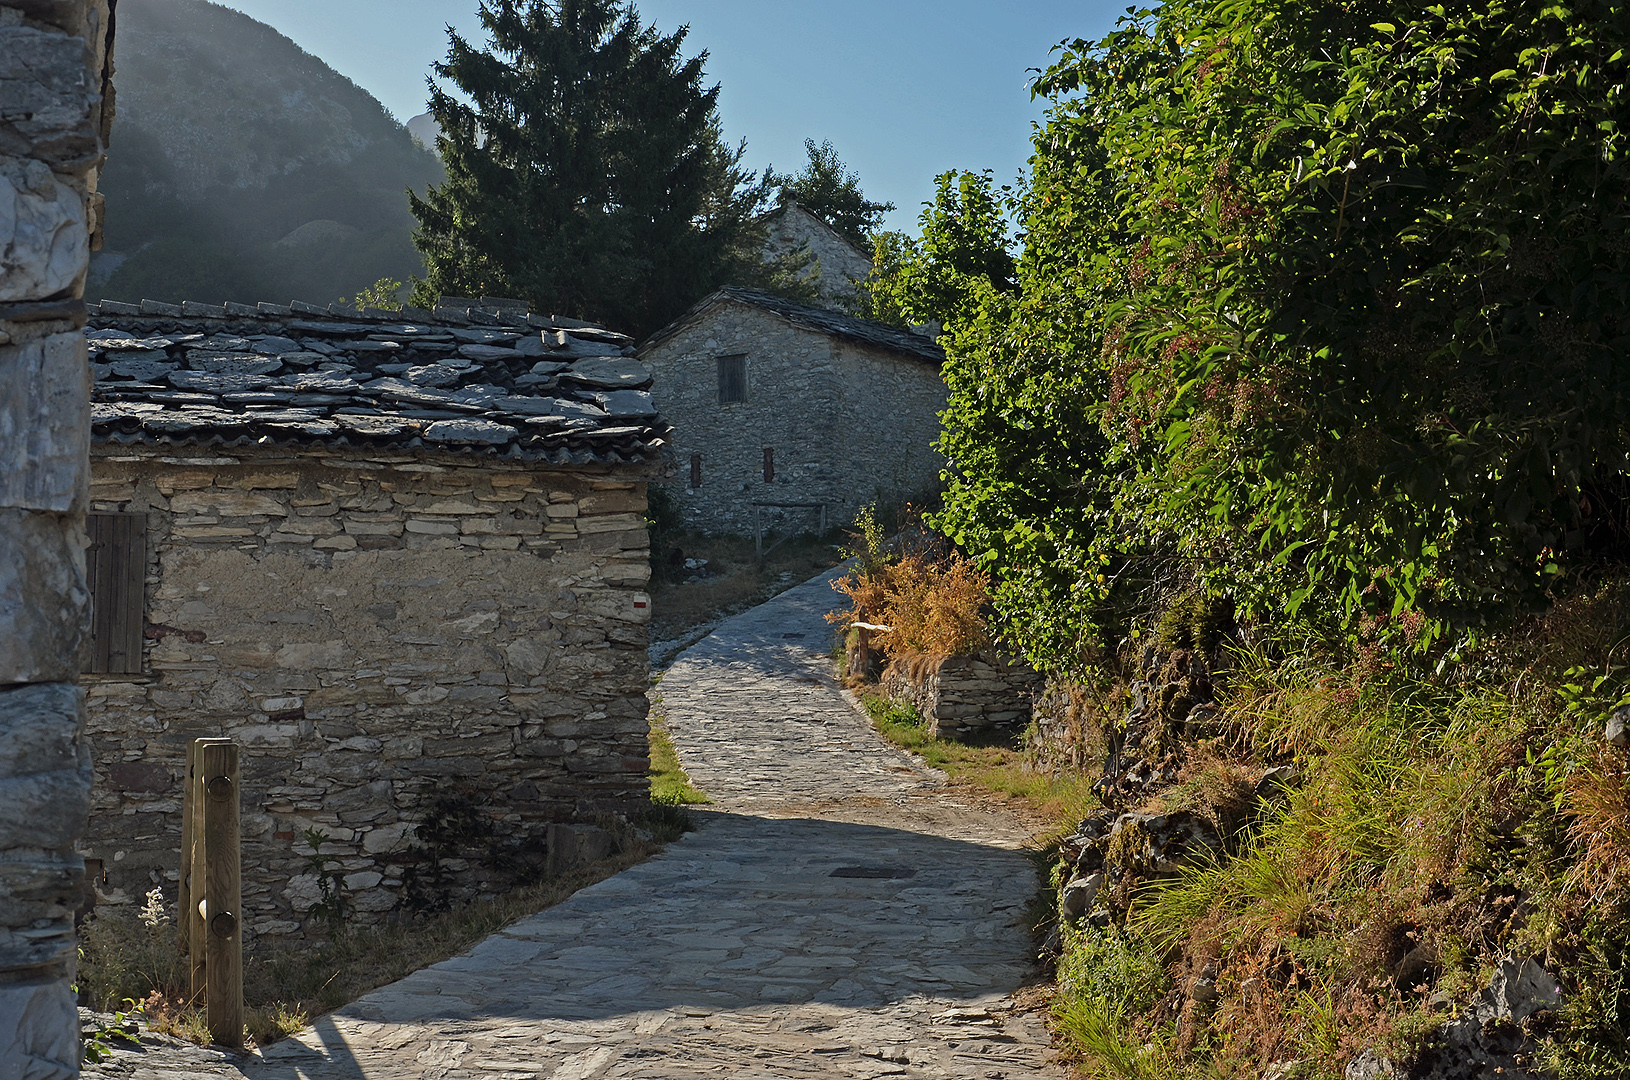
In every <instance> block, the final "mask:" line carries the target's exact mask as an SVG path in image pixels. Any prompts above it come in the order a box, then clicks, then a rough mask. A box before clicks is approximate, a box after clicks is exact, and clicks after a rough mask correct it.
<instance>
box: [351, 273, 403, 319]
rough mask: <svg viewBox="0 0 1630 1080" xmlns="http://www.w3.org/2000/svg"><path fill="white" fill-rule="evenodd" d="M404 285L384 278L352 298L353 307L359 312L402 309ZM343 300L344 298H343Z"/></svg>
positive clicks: (392, 279)
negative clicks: (371, 309) (367, 309)
mask: <svg viewBox="0 0 1630 1080" xmlns="http://www.w3.org/2000/svg"><path fill="white" fill-rule="evenodd" d="M401 295H402V283H401V282H400V281H397V280H396V279H395V278H388V277H382V278H380V279H379V280H378V281H376V282H374V283H373V284H372V285H370V286H368V287H367V288H366V289H363V290H362V291H361V292H359V293H357V295H356V296H355V297H354V298H352V300H351V306H352V307H354V308H356V309H357V310H358V311H361V310H363V309H364V308H379V309H380V310H381V311H400V310H401V309H402V301H401ZM342 299H343V298H342Z"/></svg>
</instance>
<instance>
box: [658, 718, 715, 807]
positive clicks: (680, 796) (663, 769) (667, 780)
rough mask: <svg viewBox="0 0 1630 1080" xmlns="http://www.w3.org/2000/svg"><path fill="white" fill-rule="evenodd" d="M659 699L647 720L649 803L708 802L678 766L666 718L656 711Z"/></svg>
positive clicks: (675, 804)
mask: <svg viewBox="0 0 1630 1080" xmlns="http://www.w3.org/2000/svg"><path fill="white" fill-rule="evenodd" d="M660 701H661V699H658V700H657V701H656V702H653V703H652V709H651V714H650V719H651V772H650V776H651V801H652V802H654V803H660V804H662V805H664V806H684V805H696V804H699V803H708V802H712V801H713V800H712V799H709V798H708V797H707V795H706V794H705V793H704V792H702V790H701V789H700V788H697V787H696V786H695V785H693V784H692V783H691V782H690V776H688V775H687V774H686V772H685V770H684V769H683V768H682V767H680V764H679V751H678V750H677V749H675V748H674V740H673V736H672V735H671V734H669V732H668V718H667V717H666V716H664V715H663V714H662V712H661V711H660V710H659V709H658V708H656V706H657V705H658V704H660Z"/></svg>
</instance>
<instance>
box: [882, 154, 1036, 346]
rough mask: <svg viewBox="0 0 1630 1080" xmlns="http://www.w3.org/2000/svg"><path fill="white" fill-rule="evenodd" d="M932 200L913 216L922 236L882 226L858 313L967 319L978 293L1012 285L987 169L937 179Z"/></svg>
mask: <svg viewBox="0 0 1630 1080" xmlns="http://www.w3.org/2000/svg"><path fill="white" fill-rule="evenodd" d="M934 183H935V194H934V201H933V202H931V203H928V204H926V205H925V206H924V208H923V212H922V215H921V216H920V217H919V218H918V222H919V224H920V225H921V226H922V235H921V236H920V237H918V238H912V237H910V236H907V235H906V234H904V233H899V232H880V233H878V234H877V235H876V236H875V238H874V242H873V256H872V264H873V267H874V269H873V272H872V276H871V278H870V279H869V280H868V281H867V282H866V283H865V297H864V301H863V305H864V309H865V310H864V314H866V315H867V316H868V317H869V318H873V319H877V320H879V321H881V322H889V323H894V324H895V325H898V326H915V325H922V324H938V325H939V326H941V327H944V326H949V325H951V324H953V323H956V322H960V321H963V320H965V319H966V318H967V317H968V316H969V315H971V314H972V312H973V311H974V310H975V309H976V308H977V307H978V306H979V305H980V304H981V303H982V302H983V300H984V293H985V292H987V291H991V290H994V291H996V292H1012V291H1013V289H1014V287H1015V281H1014V264H1013V255H1012V253H1011V252H1010V251H1009V245H1010V243H1011V241H1010V239H1009V236H1008V225H1007V219H1006V218H1005V216H1004V214H1003V209H1004V207H1003V203H1002V200H1001V195H1002V194H1006V192H1005V191H1004V192H1003V193H1000V194H999V193H998V192H997V191H996V190H995V188H994V182H993V181H992V179H991V174H990V171H989V170H986V171H985V172H982V173H975V172H962V173H957V172H947V173H943V174H941V175H940V176H938V177H936V178H935V181H934Z"/></svg>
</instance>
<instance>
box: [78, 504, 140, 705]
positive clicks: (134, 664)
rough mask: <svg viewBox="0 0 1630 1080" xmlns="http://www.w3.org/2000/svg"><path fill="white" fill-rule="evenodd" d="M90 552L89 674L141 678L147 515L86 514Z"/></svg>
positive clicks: (88, 561) (87, 558)
mask: <svg viewBox="0 0 1630 1080" xmlns="http://www.w3.org/2000/svg"><path fill="white" fill-rule="evenodd" d="M85 525H86V529H87V531H88V532H89V533H90V541H91V546H90V550H89V551H88V552H86V555H85V562H86V569H87V570H88V571H89V576H90V587H91V647H90V654H89V656H88V657H87V659H86V665H85V670H86V671H88V672H96V673H104V674H111V675H139V674H141V669H142V620H143V616H144V615H145V614H146V600H147V515H146V514H87V515H86V517H85Z"/></svg>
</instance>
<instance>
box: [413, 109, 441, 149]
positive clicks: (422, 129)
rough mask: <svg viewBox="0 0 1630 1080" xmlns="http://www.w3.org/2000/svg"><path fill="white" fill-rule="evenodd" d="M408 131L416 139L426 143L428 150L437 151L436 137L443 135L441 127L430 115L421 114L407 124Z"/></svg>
mask: <svg viewBox="0 0 1630 1080" xmlns="http://www.w3.org/2000/svg"><path fill="white" fill-rule="evenodd" d="M407 129H408V131H409V132H410V133H411V134H412V135H413V137H414V138H415V139H418V140H419V141H420V142H422V143H424V144H425V146H426V147H427V148H428V149H431V150H434V149H436V136H438V135H440V134H441V125H440V124H438V123H436V118H435V117H434V116H431V115H430V114H429V113H420V114H419V115H418V116H415V117H414V118H413V119H411V120H409V121H408V122H407Z"/></svg>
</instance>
